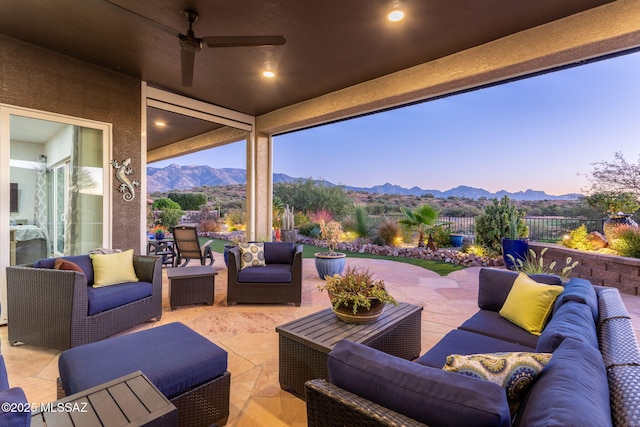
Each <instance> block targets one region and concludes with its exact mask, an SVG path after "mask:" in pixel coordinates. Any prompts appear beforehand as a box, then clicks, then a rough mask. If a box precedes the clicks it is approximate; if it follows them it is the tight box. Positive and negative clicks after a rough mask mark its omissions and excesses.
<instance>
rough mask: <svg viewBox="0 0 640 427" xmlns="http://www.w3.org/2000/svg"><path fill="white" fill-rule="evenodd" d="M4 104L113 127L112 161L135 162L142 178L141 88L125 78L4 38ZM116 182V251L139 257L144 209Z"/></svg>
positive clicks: (0, 52) (0, 75)
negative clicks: (128, 199)
mask: <svg viewBox="0 0 640 427" xmlns="http://www.w3.org/2000/svg"><path fill="white" fill-rule="evenodd" d="M0 103H3V104H9V105H14V106H19V107H25V108H31V109H35V110H41V111H45V112H52V113H58V114H64V115H68V116H73V117H80V118H84V119H89V120H96V121H100V122H105V123H111V124H112V128H113V135H112V138H113V147H112V148H113V151H112V154H111V158H110V159H109V160H112V159H115V160H118V161H122V160H123V159H127V158H131V167H132V168H133V170H134V172H135V173H134V175H133V179H138V180H142V179H144V178H143V177H142V176H141V175H142V173H143V171H146V169H143V165H142V163H141V157H142V154H141V114H142V113H141V82H140V80H137V79H134V78H131V77H128V76H125V75H123V74H120V73H116V72H113V71H109V70H107V69H104V68H101V67H98V66H95V65H91V64H89V63H86V62H83V61H79V60H76V59H73V58H70V57H68V56H64V55H60V54H57V53H55V52H53V51H49V50H46V49H43V48H40V47H37V46H33V45H30V44H27V43H24V42H21V41H18V40H15V39H11V38H8V37H5V36H2V35H0ZM116 182H117V181H115V179H114V182H113V185H112V188H111V189H110V190H111V191H110V193H108V194H107V195H106V196H108V197H111V200H112V221H113V224H112V230H113V232H112V246H113V247H114V248H123V249H126V248H133V249H134V250H135V251H136V252H139V250H138V249H139V248H140V247H141V242H140V236H141V231H140V226H141V224H140V212H141V203H142V202H144V201H145V200H146V196H144V195H143V196H142V197H140V194H137V195H136V198H135V199H134V200H133V201H131V202H125V201H124V200H123V199H122V197H121V193H119V192H118V188H117V184H116Z"/></svg>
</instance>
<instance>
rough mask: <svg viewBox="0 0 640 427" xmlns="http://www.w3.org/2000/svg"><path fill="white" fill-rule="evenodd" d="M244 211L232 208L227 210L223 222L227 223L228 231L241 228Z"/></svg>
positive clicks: (243, 222) (242, 226)
mask: <svg viewBox="0 0 640 427" xmlns="http://www.w3.org/2000/svg"><path fill="white" fill-rule="evenodd" d="M244 215H245V212H244V210H242V209H232V210H230V211H228V212H227V214H226V215H225V217H224V222H225V224H227V230H228V231H236V230H242V229H244V227H245V225H244V224H245V220H244Z"/></svg>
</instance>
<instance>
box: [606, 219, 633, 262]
mask: <svg viewBox="0 0 640 427" xmlns="http://www.w3.org/2000/svg"><path fill="white" fill-rule="evenodd" d="M612 237H613V239H612V241H611V242H609V246H611V248H612V249H613V250H614V251H616V252H617V253H618V254H619V255H620V256H626V257H631V258H640V229H638V228H637V227H633V226H630V225H620V226H618V227H616V228H615V229H614V232H613V233H612Z"/></svg>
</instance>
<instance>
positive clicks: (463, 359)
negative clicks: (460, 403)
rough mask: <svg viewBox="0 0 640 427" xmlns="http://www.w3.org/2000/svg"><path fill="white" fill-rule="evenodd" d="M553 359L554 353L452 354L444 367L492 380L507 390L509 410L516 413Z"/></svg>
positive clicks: (447, 369)
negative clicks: (537, 378) (552, 354)
mask: <svg viewBox="0 0 640 427" xmlns="http://www.w3.org/2000/svg"><path fill="white" fill-rule="evenodd" d="M549 360H551V353H526V352H514V353H488V354H470V355H468V356H462V355H459V354H452V355H449V356H447V361H446V363H445V364H444V367H443V368H442V369H443V370H445V371H450V372H458V373H460V374H463V375H468V376H470V377H474V378H479V379H482V380H487V381H491V382H492V383H495V384H498V385H500V386H502V387H503V388H504V389H505V391H506V392H507V401H508V402H509V410H510V411H511V415H514V414H515V413H516V411H517V410H518V407H519V406H520V402H521V401H522V399H523V398H524V397H525V395H526V393H527V391H529V388H530V387H531V385H532V384H533V382H534V381H535V379H536V377H537V376H538V374H539V373H540V371H542V368H544V367H545V366H546V365H547V363H549Z"/></svg>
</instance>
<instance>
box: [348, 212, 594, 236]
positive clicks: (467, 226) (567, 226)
mask: <svg viewBox="0 0 640 427" xmlns="http://www.w3.org/2000/svg"><path fill="white" fill-rule="evenodd" d="M403 217H404V215H402V214H388V215H369V217H368V220H369V225H370V226H371V227H373V228H377V227H378V225H380V224H381V223H382V222H384V221H387V220H392V221H398V220H399V219H401V218H403ZM348 220H352V221H353V220H354V218H352V217H350V218H348ZM525 222H526V223H527V226H528V227H529V239H531V240H533V241H539V242H557V241H560V240H562V238H563V237H564V236H565V235H566V234H568V233H569V232H570V231H571V230H575V229H576V228H578V227H580V226H581V225H582V224H584V225H585V226H586V228H587V232H592V231H598V232H600V233H602V232H603V231H602V226H603V224H604V222H605V219H580V218H564V217H526V218H525ZM437 223H438V224H447V226H448V228H449V230H450V231H451V232H452V233H464V234H475V218H474V217H454V216H441V217H439V218H438V221H437Z"/></svg>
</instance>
